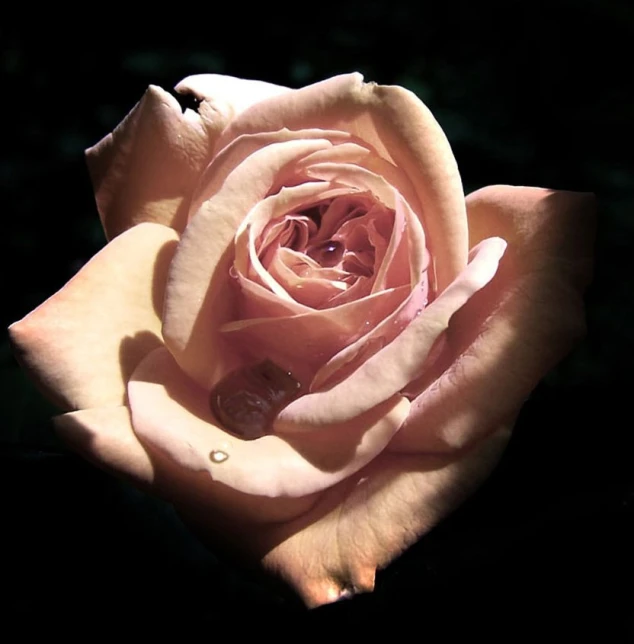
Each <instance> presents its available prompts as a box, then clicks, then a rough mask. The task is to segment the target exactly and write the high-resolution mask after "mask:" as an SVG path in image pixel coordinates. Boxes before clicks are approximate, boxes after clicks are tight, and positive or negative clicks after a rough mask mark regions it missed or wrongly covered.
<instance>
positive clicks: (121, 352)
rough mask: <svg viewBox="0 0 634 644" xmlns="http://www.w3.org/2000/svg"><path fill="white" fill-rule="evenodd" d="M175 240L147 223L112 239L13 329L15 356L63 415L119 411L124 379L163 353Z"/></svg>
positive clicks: (165, 229) (174, 235)
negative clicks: (109, 407)
mask: <svg viewBox="0 0 634 644" xmlns="http://www.w3.org/2000/svg"><path fill="white" fill-rule="evenodd" d="M177 240H178V235H177V233H176V232H175V231H174V230H172V229H171V228H168V227H166V226H161V225H159V224H153V223H145V224H140V225H138V226H135V227H134V228H131V229H130V230H127V231H126V232H125V233H123V234H122V235H120V236H119V237H117V238H116V239H115V240H113V241H112V242H110V243H109V244H108V245H107V246H105V247H104V248H103V249H102V250H101V251H100V252H99V253H98V254H97V255H95V256H94V257H93V258H92V259H91V260H90V261H89V262H88V263H87V264H86V265H85V266H83V267H82V268H81V269H80V271H79V272H78V273H77V275H75V276H74V277H73V278H72V279H71V280H70V281H69V282H68V283H67V284H66V285H65V286H64V287H63V288H62V289H61V290H60V291H58V292H57V293H56V294H55V295H53V296H52V297H50V298H49V299H48V300H47V301H46V302H44V303H43V304H41V305H40V306H39V307H38V308H36V309H35V310H34V311H32V312H31V313H29V314H28V315H27V316H26V317H25V318H23V319H22V320H20V321H19V322H16V323H15V324H13V325H12V326H11V327H10V329H9V332H10V336H11V340H12V342H13V344H14V347H15V349H16V355H17V357H18V359H19V360H20V362H21V363H22V364H23V366H24V367H25V368H26V369H27V371H29V373H30V375H31V376H32V378H33V379H34V381H35V382H36V383H37V384H38V385H39V386H40V387H41V388H42V389H43V391H44V392H45V393H46V394H47V396H48V397H49V398H50V399H51V400H52V401H53V402H55V403H57V404H58V405H59V406H60V407H62V408H63V409H67V410H71V409H85V408H89V407H99V406H105V405H121V404H122V403H123V402H124V400H125V386H126V381H127V379H128V377H129V376H130V375H131V373H132V371H133V370H134V369H135V368H136V366H137V364H138V363H139V362H140V361H141V359H142V358H144V357H145V356H146V355H147V354H148V353H149V352H150V351H152V350H154V349H156V348H157V347H158V346H162V340H161V310H162V307H163V296H164V291H165V283H166V281H167V270H168V267H169V264H170V262H171V260H172V257H173V255H174V252H175V250H176V244H177Z"/></svg>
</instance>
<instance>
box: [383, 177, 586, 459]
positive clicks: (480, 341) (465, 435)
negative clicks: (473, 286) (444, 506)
mask: <svg viewBox="0 0 634 644" xmlns="http://www.w3.org/2000/svg"><path fill="white" fill-rule="evenodd" d="M467 207H468V214H469V226H470V232H471V235H472V243H477V242H478V241H479V240H480V239H481V238H482V237H483V236H485V235H490V234H496V235H501V236H503V237H504V238H505V239H507V240H508V243H509V246H508V250H507V252H506V254H505V256H504V258H503V260H502V262H501V264H500V269H499V271H498V273H497V275H496V276H495V278H494V279H493V280H492V281H491V283H490V284H489V285H488V286H487V287H485V288H484V289H483V290H482V291H481V292H479V293H478V294H476V295H475V296H474V297H473V298H472V299H471V300H470V301H469V302H468V304H467V305H466V306H465V307H464V308H463V309H461V310H460V311H459V312H458V313H457V314H456V315H455V316H454V318H453V319H452V321H451V324H450V326H449V329H448V331H447V333H446V334H445V336H444V339H443V342H442V344H439V345H438V347H437V352H436V354H437V357H436V362H435V364H433V365H431V366H430V368H429V369H428V371H427V372H426V373H425V374H424V375H423V378H422V379H421V381H420V382H419V383H416V384H417V387H418V388H419V390H423V391H422V393H421V394H420V395H419V396H418V398H417V399H416V400H415V401H414V403H413V405H412V410H411V413H410V416H409V418H408V420H407V422H406V424H405V426H404V427H403V429H402V430H401V431H400V432H399V435H398V436H397V437H395V440H394V441H393V443H392V444H391V445H390V447H391V448H392V449H397V450H402V451H408V452H409V451H437V450H447V449H450V450H453V449H456V448H462V447H464V446H465V445H467V444H469V443H471V442H472V441H474V440H476V439H478V438H479V437H481V436H482V434H484V433H486V432H488V431H489V430H490V428H491V427H492V426H494V425H495V424H496V423H497V422H499V421H500V419H501V418H504V417H506V416H508V415H509V414H512V413H514V412H517V410H519V408H520V406H521V405H522V403H523V402H524V400H525V399H526V397H527V396H528V395H529V394H530V392H531V390H532V389H533V388H534V387H535V385H536V384H537V383H538V381H539V380H540V379H541V378H542V377H543V376H544V375H545V374H546V373H547V372H548V371H549V370H550V369H551V368H552V367H553V366H554V365H555V364H556V363H557V362H558V361H559V360H560V359H561V358H562V357H563V356H564V355H565V354H566V353H568V352H569V351H570V349H571V347H572V346H573V344H574V343H575V342H576V341H577V340H578V339H579V338H580V337H581V336H583V334H584V332H585V324H584V314H583V301H582V293H583V289H584V287H585V286H586V284H587V283H588V281H589V279H590V274H591V257H592V243H593V238H594V200H593V198H592V196H591V195H584V194H579V193H571V192H553V191H549V190H542V189H539V188H515V187H510V186H491V187H488V188H484V189H482V190H479V191H478V192H475V193H474V194H472V195H469V197H468V198H467ZM432 383H433V384H432Z"/></svg>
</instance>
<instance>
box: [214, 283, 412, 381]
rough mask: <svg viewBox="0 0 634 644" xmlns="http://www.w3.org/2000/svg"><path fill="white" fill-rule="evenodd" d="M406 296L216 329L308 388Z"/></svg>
mask: <svg viewBox="0 0 634 644" xmlns="http://www.w3.org/2000/svg"><path fill="white" fill-rule="evenodd" d="M406 295H407V289H406V287H401V288H399V289H391V290H389V291H383V292H381V293H376V294H375V295H372V296H369V297H367V298H364V299H363V300H357V301H356V302H350V303H348V304H343V305H341V306H338V307H336V308H332V309H324V310H322V311H310V312H308V313H304V314H301V315H292V316H285V317H278V318H256V319H252V320H243V321H240V322H231V323H229V324H226V325H224V326H222V327H221V331H222V333H223V334H224V335H225V336H226V337H227V339H228V341H229V342H231V343H232V344H233V345H235V346H240V347H244V350H245V352H248V355H250V356H251V357H252V360H256V359H265V358H269V359H271V360H272V361H273V362H275V363H276V364H279V365H280V366H281V367H283V368H284V369H286V370H288V371H292V373H293V376H294V377H295V378H296V379H297V380H299V381H300V382H303V383H304V384H306V385H308V384H310V382H311V381H312V378H313V376H314V374H315V371H316V370H317V369H318V368H319V367H320V366H321V365H322V364H323V363H324V362H325V361H327V360H329V359H330V358H331V357H332V356H333V355H334V354H335V353H337V352H338V351H341V350H342V349H343V348H344V347H346V346H347V344H348V343H350V342H351V341H352V340H353V339H354V338H357V337H358V336H360V335H363V334H365V333H367V329H369V328H372V327H374V326H375V325H377V324H378V323H379V322H380V321H381V320H382V319H384V318H385V317H387V316H388V315H390V313H391V312H392V311H393V310H394V309H395V308H396V307H397V306H398V305H399V304H400V303H401V302H402V300H403V299H404V297H406Z"/></svg>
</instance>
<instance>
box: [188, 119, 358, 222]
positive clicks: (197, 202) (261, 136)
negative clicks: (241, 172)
mask: <svg viewBox="0 0 634 644" xmlns="http://www.w3.org/2000/svg"><path fill="white" fill-rule="evenodd" d="M351 138H352V137H351V136H350V135H349V134H347V133H345V132H336V131H328V130H318V129H307V130H298V131H291V130H288V129H286V128H284V129H281V130H276V131H274V132H271V131H266V132H259V133H258V132H256V133H253V134H248V135H244V136H240V137H238V138H237V139H235V140H233V141H231V142H230V143H229V144H228V145H227V146H226V147H224V148H223V149H220V150H219V152H218V153H217V154H216V155H215V156H214V157H213V159H212V161H211V163H210V164H209V165H208V166H207V168H206V169H205V171H204V172H203V173H202V175H201V177H200V181H199V182H198V185H197V187H196V190H195V191H194V194H193V197H192V200H191V203H190V207H189V214H190V216H193V215H194V214H195V213H196V212H197V211H198V210H199V209H200V207H201V206H202V205H203V204H204V203H205V202H206V201H208V200H209V199H211V198H212V197H213V196H214V195H215V194H216V193H217V192H218V191H219V190H220V189H221V188H222V186H223V185H224V183H225V180H226V179H227V177H228V176H229V175H230V174H231V173H232V172H233V171H234V170H235V169H236V168H237V167H238V166H239V165H240V164H241V163H243V162H244V161H245V159H247V158H248V157H250V156H251V155H252V154H254V153H255V152H257V151H258V150H261V149H262V148H265V147H267V146H269V145H273V144H275V143H285V142H287V141H304V140H305V141H308V140H320V141H324V140H325V141H329V142H330V143H331V144H332V145H333V146H338V145H339V144H343V143H346V142H347V141H349V140H350V139H351ZM330 147H331V146H328V147H326V148H316V149H318V150H319V149H329V148H330ZM306 156H310V153H307V154H306ZM300 161H301V159H298V160H297V162H296V163H295V164H293V165H292V166H291V168H290V169H288V170H286V174H287V175H288V177H287V176H286V175H285V173H281V174H280V175H278V176H276V177H274V179H275V181H274V183H273V184H272V188H271V190H270V191H269V192H270V193H271V194H273V193H276V192H278V191H279V190H280V189H281V188H282V187H283V186H285V185H286V186H290V185H291V183H292V182H287V183H285V181H284V180H285V179H287V178H292V177H293V175H294V169H295V168H296V167H301V166H300V165H299V162H300ZM280 170H281V168H280ZM296 183H297V181H295V183H292V185H295V184H296ZM300 183H301V181H300Z"/></svg>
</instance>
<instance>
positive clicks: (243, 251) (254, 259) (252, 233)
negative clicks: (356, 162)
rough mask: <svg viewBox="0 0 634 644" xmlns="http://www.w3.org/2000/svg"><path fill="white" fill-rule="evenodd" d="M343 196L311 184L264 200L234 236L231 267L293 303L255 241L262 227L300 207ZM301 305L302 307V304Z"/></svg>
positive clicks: (324, 185) (322, 183)
mask: <svg viewBox="0 0 634 644" xmlns="http://www.w3.org/2000/svg"><path fill="white" fill-rule="evenodd" d="M342 194H345V190H344V189H342V188H332V187H331V185H330V184H329V183H328V182H325V181H312V182H309V183H304V184H301V185H298V186H293V187H290V188H282V189H281V190H280V192H278V193H276V194H273V195H270V196H269V197H266V198H265V199H263V200H262V201H260V202H259V203H257V204H256V205H255V206H254V207H253V208H252V209H251V210H250V212H249V213H248V215H246V217H245V218H244V220H243V221H242V223H241V224H240V226H239V228H238V230H237V232H236V235H235V261H234V268H235V269H236V271H238V272H239V273H241V274H242V275H246V276H248V277H249V278H251V279H252V280H253V281H255V282H256V283H258V284H260V285H261V286H265V287H267V288H268V289H269V290H270V291H271V292H272V293H274V294H275V295H276V296H277V297H278V298H279V299H280V300H283V301H284V302H287V303H288V304H290V303H292V302H295V301H296V300H295V299H293V298H292V297H291V295H290V294H289V293H288V292H287V291H286V289H285V288H284V287H283V286H282V285H281V284H280V283H279V282H278V281H277V280H276V279H275V276H274V275H272V274H271V273H270V272H269V271H268V270H266V268H265V267H264V266H263V265H262V263H261V261H260V259H259V257H258V252H257V250H256V245H257V244H256V240H257V239H258V238H259V237H260V235H261V233H262V231H263V230H264V228H265V227H266V225H267V224H268V223H269V222H270V221H272V220H274V219H276V218H278V217H282V216H283V215H284V214H286V213H288V212H290V211H293V210H295V209H297V208H299V207H300V206H302V205H303V204H306V205H310V204H311V203H312V202H316V201H319V200H321V199H330V198H333V197H335V196H338V195H342ZM304 306H305V305H304Z"/></svg>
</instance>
